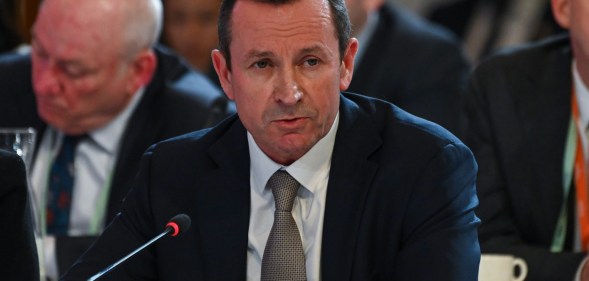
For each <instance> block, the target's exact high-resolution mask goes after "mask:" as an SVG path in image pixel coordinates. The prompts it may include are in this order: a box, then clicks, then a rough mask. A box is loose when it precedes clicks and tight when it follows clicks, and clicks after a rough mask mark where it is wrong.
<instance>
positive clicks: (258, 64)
mask: <svg viewBox="0 0 589 281" xmlns="http://www.w3.org/2000/svg"><path fill="white" fill-rule="evenodd" d="M268 65H269V63H268V61H258V62H256V63H254V66H255V67H256V68H266V67H267V66H268Z"/></svg>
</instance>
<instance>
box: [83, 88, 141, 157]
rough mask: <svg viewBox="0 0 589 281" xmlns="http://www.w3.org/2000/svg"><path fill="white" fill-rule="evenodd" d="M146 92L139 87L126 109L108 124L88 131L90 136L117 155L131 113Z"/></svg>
mask: <svg viewBox="0 0 589 281" xmlns="http://www.w3.org/2000/svg"><path fill="white" fill-rule="evenodd" d="M144 93H145V87H141V88H139V90H137V92H136V93H135V95H133V98H132V99H131V102H129V104H128V105H127V107H125V109H124V110H123V111H122V112H121V113H120V114H119V115H117V117H115V118H114V119H113V120H112V121H111V122H110V123H108V124H107V125H106V126H104V127H102V128H99V129H96V130H94V131H92V132H89V133H88V136H89V137H90V138H91V139H92V140H93V141H94V143H96V144H97V145H98V146H99V147H100V148H101V149H103V150H104V151H106V152H107V153H109V154H111V155H116V153H117V150H118V147H119V142H120V140H121V138H122V137H123V132H124V131H125V127H126V125H127V122H128V121H129V118H131V114H132V113H133V111H135V108H136V107H137V105H138V104H139V101H140V100H141V98H142V97H143V94H144Z"/></svg>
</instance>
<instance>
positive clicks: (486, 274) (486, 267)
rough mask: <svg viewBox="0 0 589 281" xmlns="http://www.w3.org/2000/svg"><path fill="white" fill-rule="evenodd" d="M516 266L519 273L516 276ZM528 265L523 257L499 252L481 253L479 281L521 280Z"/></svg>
mask: <svg viewBox="0 0 589 281" xmlns="http://www.w3.org/2000/svg"><path fill="white" fill-rule="evenodd" d="M516 268H517V269H519V270H518V271H519V274H518V275H517V276H516ZM526 275H528V265H527V264H526V262H525V261H524V260H523V259H520V258H517V257H514V256H510V255H499V254H483V255H481V263H480V266H479V281H523V280H524V279H525V278H526Z"/></svg>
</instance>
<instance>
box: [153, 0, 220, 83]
mask: <svg viewBox="0 0 589 281" xmlns="http://www.w3.org/2000/svg"><path fill="white" fill-rule="evenodd" d="M220 6H221V0H166V1H164V13H165V15H164V21H165V22H164V32H163V36H164V40H165V41H166V43H167V44H168V45H169V46H170V47H171V48H173V49H175V50H176V51H177V52H178V53H179V54H180V55H182V56H183V57H185V58H186V59H187V60H188V61H189V62H190V63H191V64H192V65H194V66H195V67H197V68H198V69H200V70H201V71H203V72H207V71H208V70H209V67H210V66H211V50H213V49H214V48H215V47H216V46H217V42H218V38H217V18H218V17H219V7H220Z"/></svg>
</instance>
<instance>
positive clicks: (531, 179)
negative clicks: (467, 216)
mask: <svg viewBox="0 0 589 281" xmlns="http://www.w3.org/2000/svg"><path fill="white" fill-rule="evenodd" d="M571 60H572V57H571V48H570V45H569V38H568V37H566V36H565V37H562V36H561V37H557V38H552V39H550V40H548V41H544V42H540V43H535V44H534V45H531V46H526V47H524V48H522V49H517V50H511V51H508V52H505V53H501V54H498V55H496V56H495V57H493V58H491V59H490V60H488V61H486V62H484V63H482V64H481V65H480V66H479V67H478V69H477V70H476V71H475V72H474V74H473V76H472V79H471V83H470V87H469V94H468V96H467V97H468V99H467V101H468V102H467V105H468V106H467V112H468V117H469V120H470V125H469V129H468V135H467V138H466V143H467V145H468V146H469V147H470V148H471V149H472V150H473V152H474V154H475V157H476V159H477V162H478V164H479V167H480V169H479V175H478V180H477V189H478V194H479V197H480V200H481V204H480V207H479V208H478V209H477V215H479V216H480V217H481V220H482V222H483V224H482V226H481V228H480V232H479V238H480V241H481V249H482V251H483V252H499V253H511V254H514V255H517V256H521V257H523V258H524V259H525V260H526V262H527V263H528V267H529V272H528V278H527V279H526V280H573V276H574V274H575V271H576V269H577V267H578V266H579V264H580V262H581V260H582V259H583V257H584V254H581V253H571V246H570V245H572V243H571V242H570V241H571V240H572V239H571V238H572V237H573V236H572V233H573V230H572V227H571V228H569V230H568V233H569V239H568V241H569V242H568V243H567V244H568V247H567V250H566V251H565V252H564V253H560V254H553V253H551V252H550V251H549V249H550V245H551V244H552V240H553V235H554V230H555V228H556V222H557V219H558V215H559V212H560V210H561V207H562V203H563V187H562V178H563V175H562V170H563V158H564V148H565V140H566V137H567V129H568V125H569V118H570V116H571V111H570V107H571V105H570V104H571V84H572V75H571ZM573 185H574V184H573ZM574 194H575V191H574V189H573V190H571V195H572V196H571V198H572V197H574ZM570 202H571V203H570V204H569V206H571V209H572V208H574V200H572V201H570ZM573 217H574V213H573V212H569V223H568V225H569V226H574V225H575V224H576V222H575V221H574V220H573Z"/></svg>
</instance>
